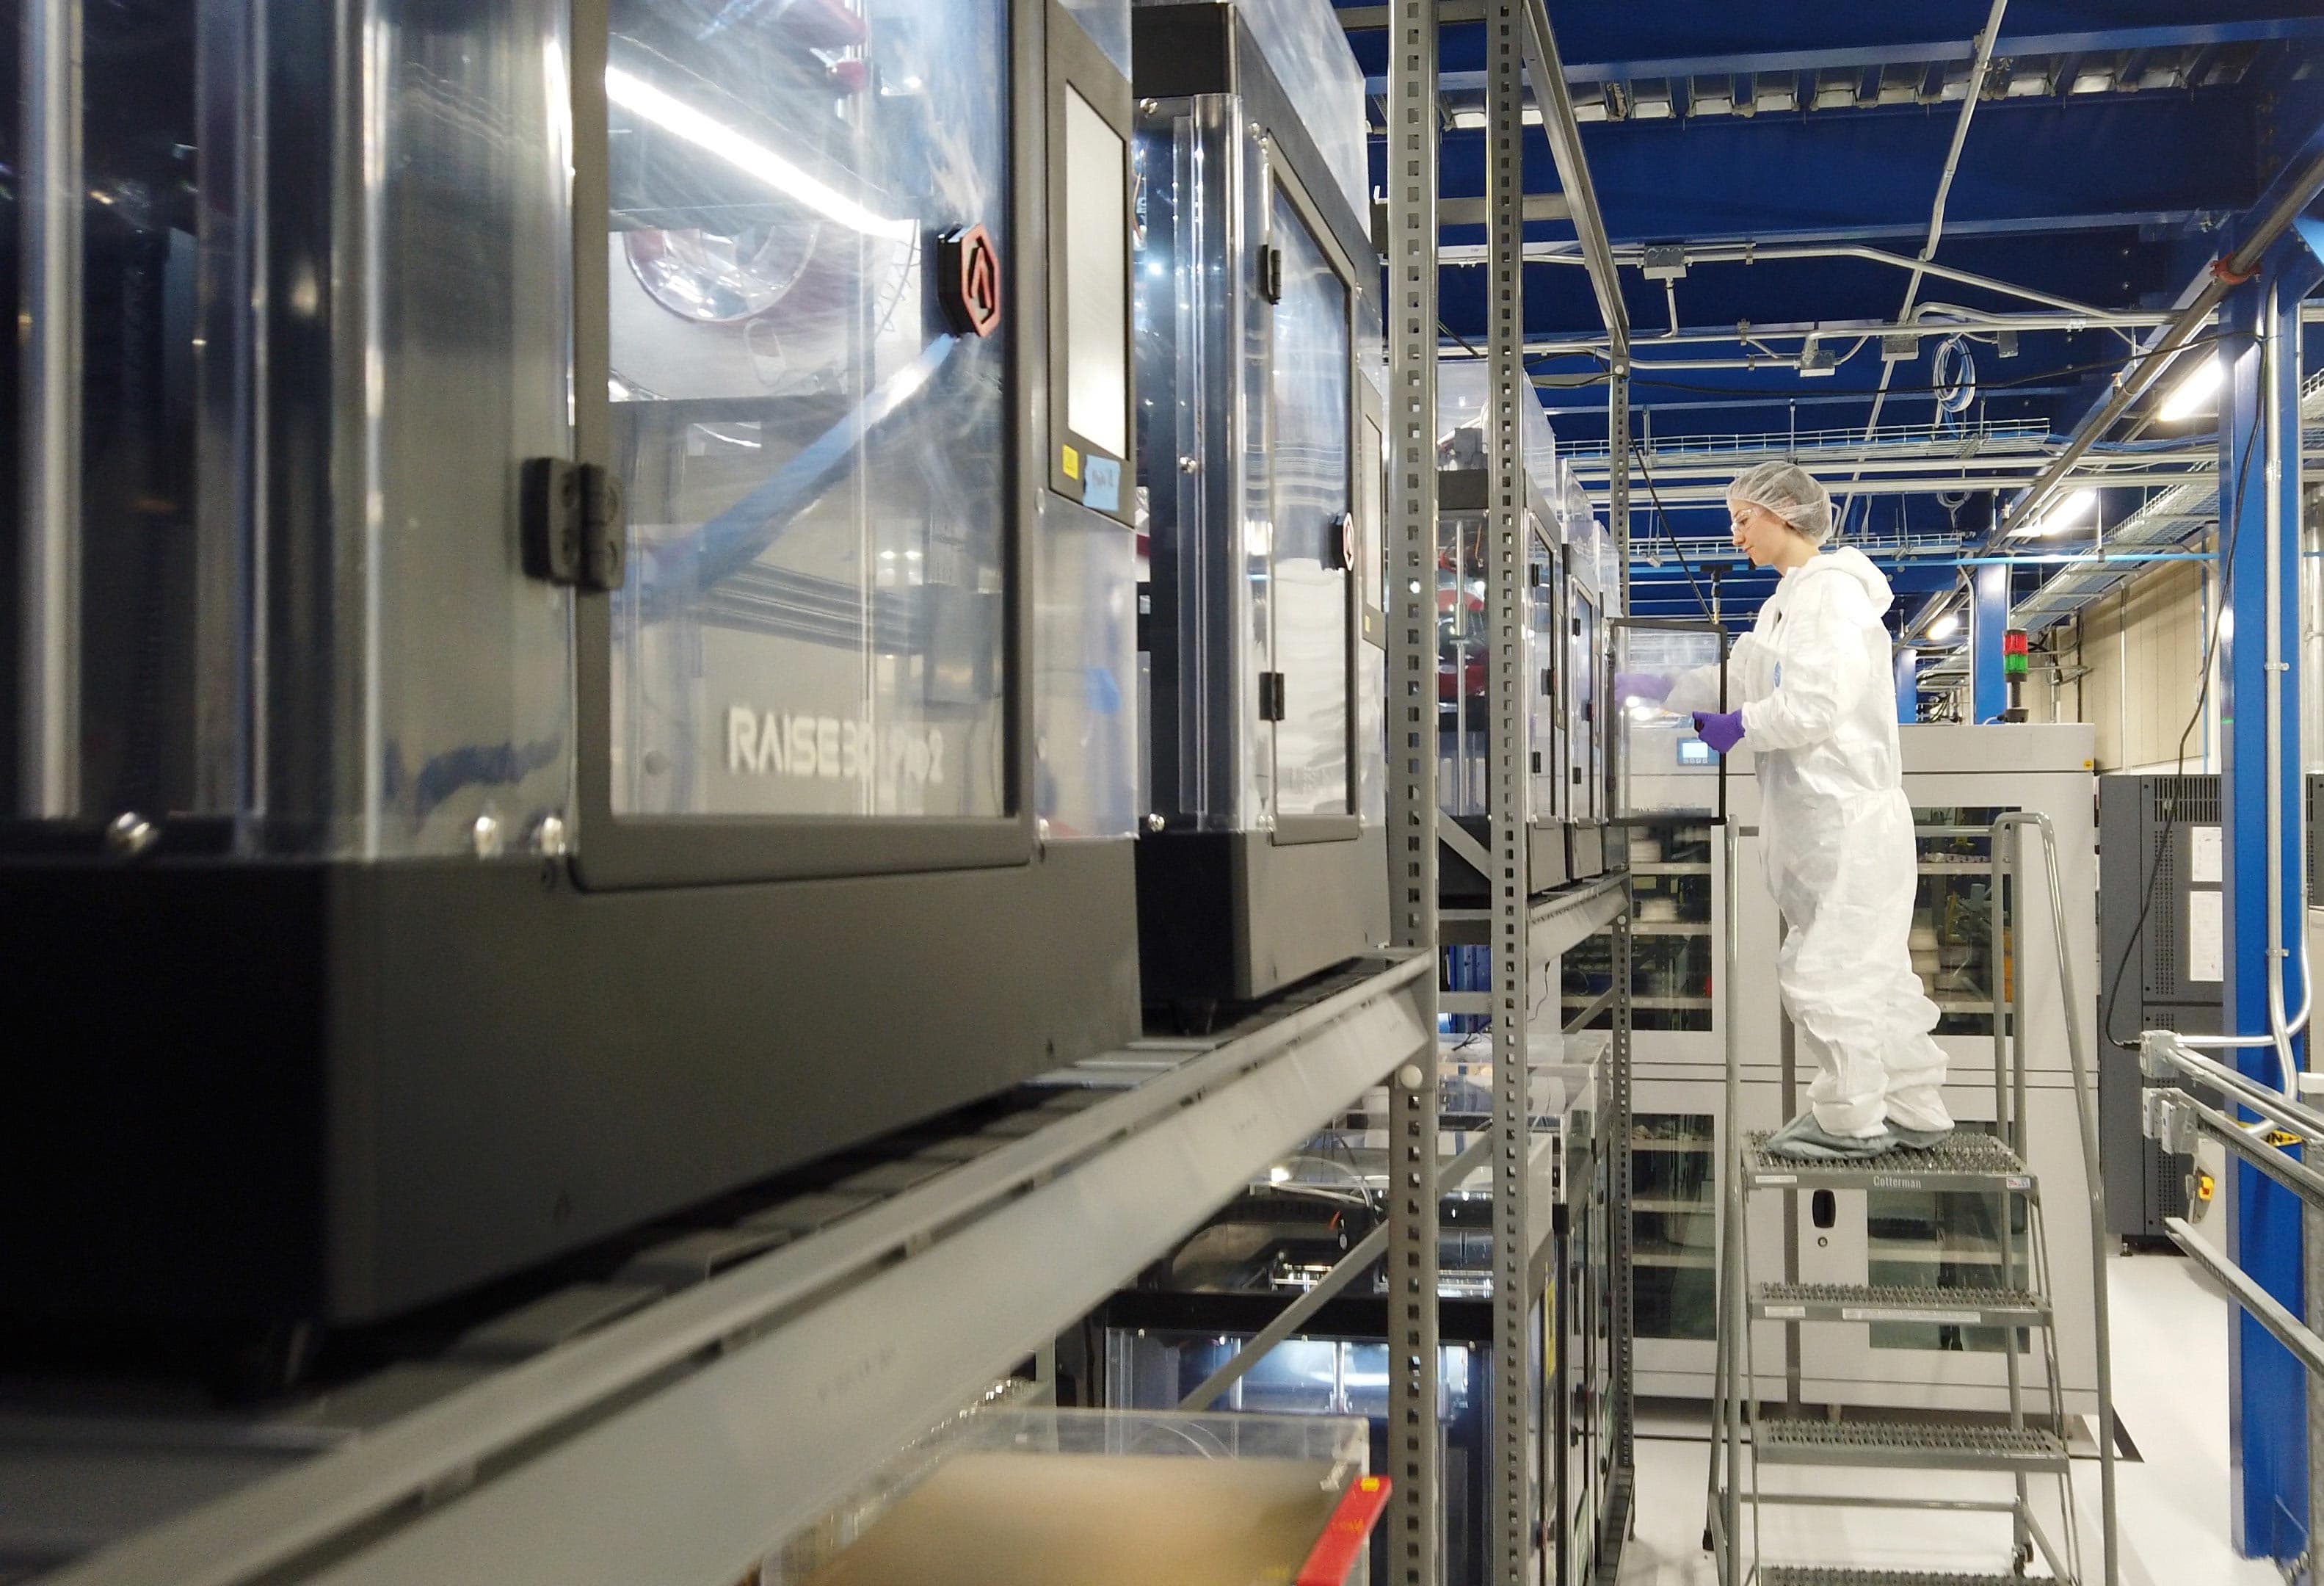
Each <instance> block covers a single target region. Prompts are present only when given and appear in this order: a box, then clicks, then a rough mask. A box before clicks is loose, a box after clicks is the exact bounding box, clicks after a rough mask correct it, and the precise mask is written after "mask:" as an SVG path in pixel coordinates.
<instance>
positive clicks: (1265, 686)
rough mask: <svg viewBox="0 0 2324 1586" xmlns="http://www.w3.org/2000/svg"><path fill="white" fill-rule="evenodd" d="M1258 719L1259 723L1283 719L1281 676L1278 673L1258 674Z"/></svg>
mask: <svg viewBox="0 0 2324 1586" xmlns="http://www.w3.org/2000/svg"><path fill="white" fill-rule="evenodd" d="M1259 719H1260V720H1261V721H1280V720H1282V719H1283V674H1282V673H1281V672H1260V673H1259Z"/></svg>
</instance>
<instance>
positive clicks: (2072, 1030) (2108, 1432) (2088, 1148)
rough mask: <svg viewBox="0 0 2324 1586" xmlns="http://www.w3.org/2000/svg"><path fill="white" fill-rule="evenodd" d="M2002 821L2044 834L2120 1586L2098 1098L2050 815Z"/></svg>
mask: <svg viewBox="0 0 2324 1586" xmlns="http://www.w3.org/2000/svg"><path fill="white" fill-rule="evenodd" d="M2002 821H2003V822H2006V823H2008V824H2011V825H2025V824H2030V825H2033V826H2034V827H2036V828H2038V829H2039V830H2040V831H2041V833H2042V849H2043V867H2044V869H2045V870H2046V871H2047V875H2048V881H2049V897H2050V932H2051V935H2052V938H2053V939H2054V940H2055V941H2056V944H2057V949H2058V991H2059V994H2060V997H2061V1000H2062V1001H2063V1003H2064V1006H2065V1010H2066V1055H2067V1060H2068V1062H2070V1065H2071V1067H2072V1071H2073V1078H2074V1121H2075V1123H2076V1124H2077V1125H2078V1126H2079V1127H2080V1133H2081V1140H2082V1171H2083V1174H2084V1177H2085V1178H2086V1179H2087V1181H2088V1183H2089V1201H2090V1276H2091V1285H2090V1303H2091V1316H2092V1322H2093V1323H2094V1325H2095V1327H2096V1329H2097V1333H2098V1486H2099V1524H2100V1526H2102V1527H2103V1532H2102V1535H2100V1537H2099V1543H2100V1545H2101V1547H2102V1548H2103V1550H2104V1555H2105V1559H2106V1564H2105V1582H2106V1586H2120V1581H2121V1579H2122V1576H2121V1563H2120V1560H2119V1559H2118V1558H2117V1557H2116V1493H2115V1474H2116V1472H2115V1426H2114V1343H2113V1326H2112V1320H2111V1317H2110V1315H2109V1308H2108V1304H2107V1270H2106V1251H2107V1216H2106V1182H2105V1180H2104V1179H2103V1178H2102V1177H2101V1176H2100V1173H2099V1169H2098V1097H2097V1093H2096V1091H2095V1090H2094V1089H2093V1088H2092V1086H2091V1084H2090V1075H2089V1053H2086V1052H2084V1051H2083V1050H2082V1027H2081V1025H2080V1023H2079V1022H2078V1019H2077V1015H2078V1013H2079V1011H2080V1007H2081V1004H2080V1001H2079V1000H2078V998H2077V997H2076V996H2075V992H2074V960H2073V953H2072V951H2071V950H2070V948H2069V947H2068V945H2067V942H2066V903H2065V897H2064V895H2063V891H2062V888H2061V885H2060V883H2059V879H2058V832H2057V828H2056V827H2055V826H2054V825H2052V822H2051V820H2050V817H2049V816H2048V815H2046V814H2043V813H2042V812H2039V811H2032V812H2024V813H2021V814H2014V815H2005V816H2003V817H2002Z"/></svg>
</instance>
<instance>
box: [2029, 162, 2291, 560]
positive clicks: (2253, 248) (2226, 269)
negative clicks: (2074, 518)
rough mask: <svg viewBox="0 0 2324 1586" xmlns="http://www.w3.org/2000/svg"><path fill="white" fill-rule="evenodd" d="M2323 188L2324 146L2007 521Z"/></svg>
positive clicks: (2128, 402) (2162, 370) (2162, 369)
mask: <svg viewBox="0 0 2324 1586" xmlns="http://www.w3.org/2000/svg"><path fill="white" fill-rule="evenodd" d="M2319 188H2324V152H2319V153H2317V154H2316V155H2315V156H2314V157H2313V158H2311V159H2310V161H2309V162H2308V163H2307V164H2306V165H2304V166H2302V167H2301V171H2300V174H2299V175H2298V176H2296V177H2295V178H2293V179H2292V181H2291V182H2289V183H2288V184H2287V185H2286V186H2285V189H2284V191H2283V194H2282V197H2280V198H2278V199H2276V201H2275V203H2274V205H2273V207H2272V208H2271V209H2269V210H2268V212H2267V213H2266V214H2265V215H2264V216H2262V217H2261V218H2260V220H2259V224H2258V225H2257V226H2255V227H2253V229H2252V233H2251V236H2250V237H2247V238H2246V239H2245V242H2244V245H2243V246H2241V247H2239V248H2237V249H2236V251H2235V252H2234V253H2232V254H2230V255H2227V259H2226V260H2225V261H2223V262H2222V263H2221V264H2219V265H2218V267H2217V268H2216V269H2214V270H2213V271H2212V272H2211V273H2210V274H2209V276H2208V277H2207V278H2206V279H2205V280H2204V282H2203V285H2202V289H2201V290H2200V291H2199V292H2197V293H2196V294H2195V298H2194V301H2191V302H2190V303H2189V304H2188V305H2187V306H2186V307H2185V308H2183V309H2181V311H2179V317H2178V318H2177V319H2176V320H2172V322H2171V324H2170V325H2169V326H2168V327H2167V328H2166V329H2164V330H2163V333H2162V335H2161V336H2159V337H2157V338H2156V339H2154V343H2153V346H2152V347H2151V348H2143V349H2142V352H2143V353H2144V356H2143V357H2138V358H2136V359H2135V360H2134V361H2133V362H2132V363H2131V364H2130V366H2128V367H2127V368H2126V369H2125V370H2124V371H2123V375H2122V379H2121V382H2120V384H2118V385H2116V387H2115V390H2114V394H2113V395H2112V396H2109V397H2107V400H2106V403H2105V405H2103V406H2102V407H2100V408H2099V409H2098V412H2096V413H2092V414H2090V415H2089V417H2088V418H2086V419H2084V420H2083V421H2082V422H2081V423H2080V425H2078V426H2076V428H2075V430H2074V432H2073V434H2072V435H2071V436H2070V437H2069V438H2068V440H2067V441H2066V450H2064V451H2062V452H2061V453H2060V454H2059V456H2058V460H2057V461H2056V462H2054V463H2052V465H2051V467H2050V468H2049V470H2048V471H2047V472H2045V473H2044V474H2043V476H2042V477H2041V478H2038V479H2036V480H2034V481H2033V487H2032V488H2030V489H2028V490H2027V491H2026V492H2025V494H2024V496H2021V497H2020V498H2019V499H2018V502H2017V505H2015V508H2013V509H2012V510H2011V512H2010V514H2009V517H2008V524H2007V525H2005V526H2013V525H2015V524H2021V523H2025V522H2029V521H2031V520H2032V518H2033V516H2034V515H2036V514H2038V513H2039V512H2040V511H2041V510H2042V507H2043V505H2045V504H2046V503H2047V502H2048V501H2049V499H2050V497H2051V496H2052V495H2054V494H2055V493H2056V492H2057V489H2058V487H2059V485H2060V484H2061V483H2062V482H2063V481H2064V480H2065V478H2066V474H2067V471H2068V470H2069V469H2070V468H2072V467H2073V465H2074V464H2075V462H2076V461H2078V460H2079V459H2080V458H2081V456H2082V454H2083V453H2084V452H2086V451H2088V450H2089V449H2090V448H2091V447H2092V446H2094V445H2095V444H2097V442H2098V438H2099V437H2100V436H2102V435H2104V434H2105V433H2106V432H2107V431H2108V430H2109V429H2112V428H2113V427H2114V422H2115V421H2116V419H2119V418H2121V417H2122V415H2123V414H2125V413H2128V412H2129V411H2130V410H2131V408H2132V407H2133V406H2134V405H2135V403H2137V402H2138V400H2139V398H2141V397H2143V396H2144V395H2145V394H2147V393H2148V392H2149V391H2151V390H2153V388H2154V385H2155V384H2156V382H2158V381H2160V380H2161V379H2162V378H2163V376H2164V375H2166V374H2168V373H2169V372H2170V371H2171V370H2172V369H2174V368H2176V367H2177V366H2179V363H2180V357H2179V353H2180V351H2181V348H2184V347H2185V346H2186V344H2187V342H2188V340H2189V339H2191V338H2192V337H2193V336H2194V334H2195V332H2196V331H2197V330H2199V329H2201V328H2202V326H2203V325H2204V323H2205V322H2206V321H2207V320H2209V319H2210V317H2211V311H2213V310H2214V309H2216V308H2218V306H2219V301H2220V300H2221V299H2222V298H2225V297H2226V296H2227V292H2228V283H2227V279H2226V278H2227V277H2228V276H2247V275H2249V274H2251V273H2252V271H2253V269H2254V268H2255V267H2256V266H2257V264H2259V261H2260V258H2261V256H2262V255H2264V254H2265V253H2266V252H2267V250H2268V248H2269V247H2270V246H2272V245H2273V243H2274V241H2275V239H2276V238H2277V237H2281V236H2282V235H2283V232H2284V229H2285V227H2289V226H2290V225H2291V224H2292V221H2293V219H2294V218H2297V217H2298V216H2299V214H2300V212H2301V210H2302V209H2306V208H2307V207H2308V202H2309V200H2310V199H2312V198H2314V197H2315V195H2316V192H2317V190H2318V189H2319Z"/></svg>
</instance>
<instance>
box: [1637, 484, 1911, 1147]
mask: <svg viewBox="0 0 2324 1586" xmlns="http://www.w3.org/2000/svg"><path fill="white" fill-rule="evenodd" d="M1727 510H1728V515H1729V520H1730V521H1731V523H1732V524H1733V529H1734V541H1735V545H1736V548H1737V549H1738V550H1740V551H1741V552H1743V553H1744V554H1745V555H1747V556H1748V557H1749V558H1750V560H1751V565H1752V566H1754V567H1773V568H1775V570H1777V571H1778V572H1780V573H1781V574H1782V575H1783V577H1782V581H1781V582H1779V583H1778V584H1777V585H1776V586H1775V594H1774V595H1773V596H1771V597H1770V598H1768V600H1767V603H1766V606H1764V607H1762V608H1760V611H1759V617H1758V620H1757V623H1756V624H1754V625H1753V627H1752V630H1751V631H1750V632H1749V633H1748V634H1746V635H1743V636H1742V637H1741V638H1740V639H1738V640H1737V641H1736V644H1735V647H1734V649H1733V650H1732V651H1731V652H1730V653H1729V674H1728V675H1729V698H1730V699H1739V700H1742V702H1743V703H1742V708H1741V709H1740V710H1729V711H1726V712H1723V713H1720V712H1719V711H1718V705H1719V702H1720V700H1719V672H1718V668H1716V667H1707V668H1704V669H1702V670H1701V671H1698V672H1688V673H1685V674H1683V675H1681V676H1679V677H1676V678H1669V677H1660V678H1658V677H1655V676H1652V675H1647V674H1631V673H1625V674H1624V675H1623V676H1622V677H1621V678H1619V679H1618V680H1617V692H1618V695H1620V696H1621V697H1622V698H1623V699H1624V700H1626V701H1628V700H1653V699H1656V698H1660V699H1661V700H1662V701H1663V703H1664V705H1665V708H1666V709H1668V710H1673V711H1691V712H1692V713H1693V716H1694V725H1695V730H1696V731H1697V732H1698V733H1700V734H1701V737H1702V739H1703V741H1704V742H1705V743H1708V744H1709V745H1710V746H1711V747H1712V748H1713V749H1716V750H1717V751H1718V752H1719V753H1720V754H1721V755H1724V754H1726V753H1727V752H1728V751H1729V750H1730V749H1732V748H1733V747H1735V746H1736V745H1737V744H1738V743H1748V744H1749V745H1750V746H1751V749H1752V753H1753V756H1754V758H1755V760H1756V762H1757V766H1758V772H1759V793H1760V806H1761V811H1760V817H1759V822H1760V830H1761V833H1762V839H1763V842H1764V845H1765V853H1766V876H1767V887H1768V890H1769V891H1770V892H1772V893H1773V894H1774V895H1775V904H1776V906H1777V907H1779V908H1780V909H1782V910H1783V913H1784V923H1785V924H1786V925H1787V926H1788V927H1789V932H1788V933H1787V934H1786V936H1785V937H1784V945H1783V951H1782V952H1781V953H1780V954H1779V955H1778V957H1777V959H1776V965H1775V973H1776V979H1777V983H1778V985H1779V986H1780V988H1781V989H1782V992H1783V997H1784V1008H1785V1009H1786V1010H1787V1011H1788V1012H1789V1013H1790V1015H1791V1018H1792V1023H1793V1025H1794V1027H1795V1028H1796V1030H1797V1031H1798V1034H1799V1042H1800V1044H1801V1046H1802V1048H1803V1049H1804V1050H1805V1051H1806V1052H1807V1053H1810V1054H1811V1055H1812V1057H1813V1059H1814V1062H1815V1069H1816V1078H1815V1083H1814V1084H1813V1085H1812V1086H1811V1087H1809V1090H1808V1099H1809V1102H1810V1104H1811V1105H1810V1107H1809V1108H1808V1110H1807V1111H1806V1112H1804V1113H1803V1114H1801V1115H1800V1116H1799V1117H1798V1118H1794V1119H1793V1120H1792V1121H1791V1122H1790V1123H1788V1124H1786V1125H1784V1127H1783V1128H1781V1129H1779V1130H1777V1131H1776V1133H1775V1136H1773V1138H1772V1139H1771V1140H1770V1142H1769V1149H1770V1150H1771V1151H1772V1152H1774V1153H1775V1154H1776V1155H1785V1156H1792V1157H1798V1158H1810V1159H1817V1158H1821V1159H1830V1158H1835V1157H1840V1158H1848V1157H1861V1156H1875V1155H1880V1154H1881V1153H1883V1152H1886V1151H1891V1150H1894V1149H1895V1148H1896V1147H1898V1146H1900V1145H1901V1146H1905V1147H1910V1148H1914V1149H1920V1150H1925V1149H1927V1148H1929V1147H1931V1146H1932V1145H1936V1144H1938V1143H1939V1142H1940V1141H1941V1140H1943V1139H1944V1138H1945V1136H1947V1135H1949V1134H1950V1133H1951V1132H1952V1127H1953V1120H1952V1118H1951V1116H1950V1114H1949V1113H1947V1112H1946V1110H1945V1103H1944V1097H1943V1094H1942V1091H1941V1086H1942V1085H1943V1083H1944V1079H1945V1055H1944V1053H1943V1052H1942V1051H1941V1049H1940V1048H1939V1047H1938V1045H1937V1043H1936V1042H1935V1041H1934V1040H1933V1039H1932V1037H1931V1035H1930V1032H1931V1031H1932V1030H1933V1029H1935V1028H1936V1024H1937V1005H1936V1004H1935V1003H1933V1002H1931V1001H1930V1000H1929V998H1928V997H1926V996H1925V995H1924V994H1923V991H1922V988H1921V982H1920V978H1919V977H1918V976H1916V975H1915V974H1914V972H1913V955H1912V949H1911V934H1912V928H1913V895H1914V886H1915V883H1916V880H1917V877H1918V874H1919V872H1918V866H1917V857H1916V855H1915V852H1914V845H1913V811H1912V806H1911V805H1910V804H1909V803H1907V802H1905V798H1904V783H1903V778H1902V774H1901V773H1902V765H1901V764H1900V762H1899V758H1898V755H1897V748H1896V711H1895V688H1894V682H1893V678H1894V672H1892V670H1891V666H1890V650H1889V638H1888V633H1887V630H1886V628H1885V627H1884V626H1882V625H1881V617H1882V616H1883V615H1884V614H1885V613H1886V611H1887V609H1888V605H1889V600H1890V598H1891V597H1890V594H1889V589H1888V580H1886V579H1885V578H1883V577H1881V576H1880V570H1878V569H1877V568H1876V567H1874V566H1873V565H1872V563H1871V561H1869V559H1867V557H1866V556H1865V555H1864V553H1863V552H1860V551H1857V550H1853V549H1850V548H1846V547H1843V548H1841V549H1840V550H1837V551H1826V550H1824V549H1822V546H1823V542H1824V541H1825V540H1826V539H1827V538H1829V537H1830V535H1831V529H1832V521H1831V495H1830V493H1829V492H1827V491H1826V490H1825V489H1824V487H1822V486H1821V485H1820V484H1818V483H1817V482H1816V481H1815V479H1814V478H1812V477H1811V476H1810V475H1809V474H1808V472H1807V470H1805V469H1804V468H1798V467H1796V466H1794V465H1793V464H1790V463H1763V464H1761V465H1760V466H1759V467H1757V468H1753V469H1751V470H1750V471H1749V472H1748V473H1746V474H1745V475H1743V477H1742V478H1738V479H1737V480H1736V481H1735V482H1734V484H1732V485H1730V486H1729V487H1728V490H1727Z"/></svg>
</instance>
